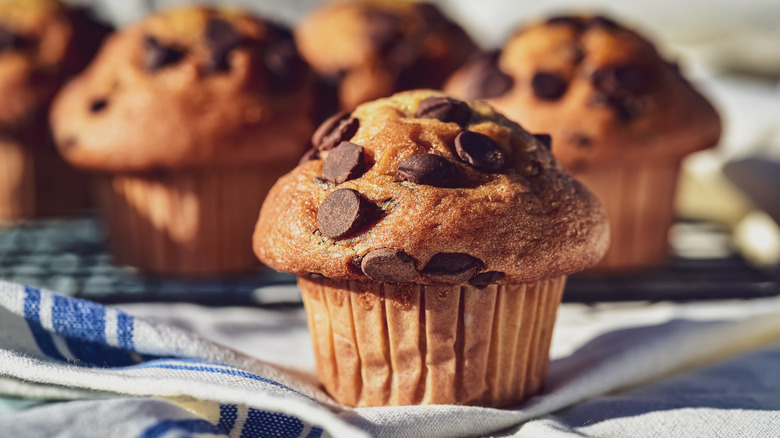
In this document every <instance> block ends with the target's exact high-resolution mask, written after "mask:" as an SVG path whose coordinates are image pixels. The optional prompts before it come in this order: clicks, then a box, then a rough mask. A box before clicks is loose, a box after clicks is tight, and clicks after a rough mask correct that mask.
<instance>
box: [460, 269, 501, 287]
mask: <svg viewBox="0 0 780 438" xmlns="http://www.w3.org/2000/svg"><path fill="white" fill-rule="evenodd" d="M504 276H505V274H504V273H503V272H498V271H485V272H480V273H479V274H477V275H475V276H474V278H472V279H471V280H469V284H470V285H472V286H474V287H476V288H477V289H484V288H485V287H486V286H488V285H490V284H493V283H496V282H498V281H499V280H501V279H502V278H504Z"/></svg>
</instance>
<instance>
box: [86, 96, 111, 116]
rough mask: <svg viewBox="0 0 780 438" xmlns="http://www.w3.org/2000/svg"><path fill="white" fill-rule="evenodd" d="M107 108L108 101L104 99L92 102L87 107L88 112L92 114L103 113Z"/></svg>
mask: <svg viewBox="0 0 780 438" xmlns="http://www.w3.org/2000/svg"><path fill="white" fill-rule="evenodd" d="M107 106H108V101H107V100H106V99H96V100H93V101H92V103H91V104H90V105H89V110H90V111H92V112H93V113H99V112H100V111H103V110H104V109H106V107H107Z"/></svg>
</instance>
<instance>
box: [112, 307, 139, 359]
mask: <svg viewBox="0 0 780 438" xmlns="http://www.w3.org/2000/svg"><path fill="white" fill-rule="evenodd" d="M134 324H135V318H133V317H132V316H130V315H128V314H127V313H124V312H117V327H116V337H117V340H118V341H119V347H120V348H122V349H124V350H128V351H135V341H133V325H134Z"/></svg>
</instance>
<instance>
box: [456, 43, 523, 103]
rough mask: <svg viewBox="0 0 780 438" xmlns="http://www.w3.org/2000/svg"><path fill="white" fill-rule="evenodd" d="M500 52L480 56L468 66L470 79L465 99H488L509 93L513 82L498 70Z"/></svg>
mask: <svg viewBox="0 0 780 438" xmlns="http://www.w3.org/2000/svg"><path fill="white" fill-rule="evenodd" d="M500 54H501V53H500V52H493V53H488V54H485V55H482V56H480V57H479V58H477V59H476V60H474V61H472V62H471V63H470V64H469V67H468V69H469V71H470V72H471V77H470V79H469V84H468V86H467V87H466V97H469V98H471V99H489V98H491V97H498V96H501V95H502V94H504V93H506V92H507V91H509V89H510V88H512V85H514V80H513V79H512V78H511V77H510V76H508V75H506V74H505V73H504V72H502V71H501V69H499V68H498V57H499V56H500Z"/></svg>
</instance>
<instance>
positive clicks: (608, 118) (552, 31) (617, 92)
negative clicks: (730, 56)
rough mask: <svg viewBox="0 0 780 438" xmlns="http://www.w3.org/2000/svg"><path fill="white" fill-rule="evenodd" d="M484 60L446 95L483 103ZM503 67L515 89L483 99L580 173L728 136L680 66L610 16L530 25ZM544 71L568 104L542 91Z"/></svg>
mask: <svg viewBox="0 0 780 438" xmlns="http://www.w3.org/2000/svg"><path fill="white" fill-rule="evenodd" d="M479 62H482V63H483V64H482V65H481V66H480V65H478V63H479ZM484 62H485V60H484V59H483V60H481V61H475V62H474V63H471V64H470V65H466V66H464V67H463V68H462V69H461V70H459V71H458V72H457V73H456V74H454V75H453V76H452V78H450V80H449V81H448V83H447V85H446V87H445V90H446V91H447V92H449V93H451V94H453V95H456V96H464V97H471V98H482V97H484V96H477V94H479V92H480V90H479V89H480V86H479V81H480V80H481V79H482V78H484V77H485V75H484V74H480V73H481V72H480V71H479V70H480V68H482V67H484ZM497 64H498V65H497V67H498V68H499V70H500V71H501V72H503V74H505V75H507V76H508V77H509V78H511V80H510V82H511V84H512V85H511V87H510V88H508V89H507V90H506V91H505V92H504V93H503V94H500V95H497V96H490V97H489V98H485V99H484V100H485V101H487V102H488V103H490V104H491V105H493V106H495V107H496V108H498V109H499V111H502V112H504V113H505V114H506V115H507V116H508V117H510V118H512V119H513V120H518V121H520V122H521V123H522V125H523V126H524V127H525V128H526V129H529V130H531V131H533V132H538V133H548V134H551V135H552V138H553V153H554V154H555V156H556V157H557V158H558V159H559V160H560V161H561V163H562V164H563V165H564V166H565V167H566V168H568V169H570V170H572V171H573V172H574V173H575V174H576V172H577V171H578V170H579V169H581V168H583V166H603V165H608V164H610V163H613V162H614V161H615V160H618V159H620V160H626V159H629V160H630V159H636V160H643V161H648V160H668V159H669V158H670V157H682V156H683V155H686V154H688V153H690V152H693V151H695V150H699V149H703V148H707V147H710V146H713V145H714V144H715V143H716V142H717V141H718V139H719V137H720V120H719V117H718V114H717V113H716V111H715V109H714V108H713V107H712V105H710V103H709V102H708V101H707V100H706V99H705V98H704V97H703V96H702V95H701V94H699V93H698V92H697V91H696V90H695V89H694V88H693V87H692V86H691V85H690V84H689V83H688V82H687V81H686V80H685V79H684V78H683V77H682V76H681V75H680V74H679V72H678V70H677V66H676V65H673V64H670V63H668V62H666V61H665V60H664V59H662V58H661V57H660V56H659V54H658V53H657V51H656V49H655V48H654V47H653V45H652V44H651V43H650V42H648V41H647V40H646V39H644V38H643V37H642V36H640V35H638V34H637V33H635V32H633V31H631V30H628V29H626V28H624V27H622V26H619V25H617V24H615V23H614V22H612V21H611V20H609V19H606V18H604V17H599V16H582V17H554V18H551V19H550V20H548V21H546V22H539V23H535V24H532V25H530V26H528V27H526V28H524V29H521V30H519V31H518V32H517V33H515V34H514V36H512V37H511V38H510V39H509V41H508V42H507V43H506V45H505V46H504V48H503V50H502V52H501V54H500V56H498V58H497ZM539 73H552V74H554V75H555V76H556V77H557V78H559V79H561V80H562V81H563V82H562V83H563V84H565V85H564V87H565V91H563V93H562V95H561V96H560V97H557V98H551V99H544V98H540V97H539V96H538V95H537V93H535V91H534V86H533V82H534V77H535V76H536V75H537V74H539ZM618 76H619V77H618ZM616 77H617V80H616Z"/></svg>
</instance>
